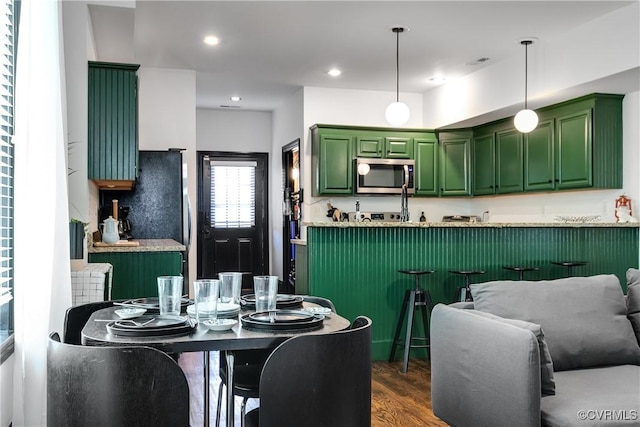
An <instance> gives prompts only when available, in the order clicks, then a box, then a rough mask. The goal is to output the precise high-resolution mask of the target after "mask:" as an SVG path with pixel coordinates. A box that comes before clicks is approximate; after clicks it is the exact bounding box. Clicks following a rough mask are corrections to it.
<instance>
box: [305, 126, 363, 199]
mask: <svg viewBox="0 0 640 427" xmlns="http://www.w3.org/2000/svg"><path fill="white" fill-rule="evenodd" d="M312 132H313V135H314V137H313V139H314V140H313V144H312V145H313V148H312V164H313V169H312V170H313V171H315V172H314V173H313V178H314V181H315V183H314V185H313V190H314V195H327V194H343V195H349V194H353V179H354V178H353V136H351V135H348V134H344V133H340V132H332V131H331V130H321V129H319V128H317V127H316V128H314V129H312Z"/></svg>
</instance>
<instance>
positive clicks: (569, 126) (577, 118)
mask: <svg viewBox="0 0 640 427" xmlns="http://www.w3.org/2000/svg"><path fill="white" fill-rule="evenodd" d="M556 140H557V148H556V173H557V175H556V179H557V185H556V187H557V188H558V189H562V188H581V187H591V186H592V184H593V181H592V178H593V177H592V169H591V164H592V139H591V109H588V110H583V111H578V112H575V113H573V114H568V115H565V116H560V117H558V118H557V119H556Z"/></svg>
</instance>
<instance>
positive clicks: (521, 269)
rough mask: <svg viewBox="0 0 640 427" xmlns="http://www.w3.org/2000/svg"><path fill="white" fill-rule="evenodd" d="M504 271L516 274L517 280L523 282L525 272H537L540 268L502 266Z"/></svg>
mask: <svg viewBox="0 0 640 427" xmlns="http://www.w3.org/2000/svg"><path fill="white" fill-rule="evenodd" d="M502 268H504V269H505V270H512V271H517V272H518V280H524V272H525V271H538V270H540V268H538V267H524V266H520V265H504V266H502Z"/></svg>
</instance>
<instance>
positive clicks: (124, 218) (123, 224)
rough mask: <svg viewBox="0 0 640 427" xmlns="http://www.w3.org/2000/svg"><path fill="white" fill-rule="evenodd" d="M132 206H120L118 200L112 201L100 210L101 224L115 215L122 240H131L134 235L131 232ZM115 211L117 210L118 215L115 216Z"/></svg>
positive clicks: (99, 220) (99, 218)
mask: <svg viewBox="0 0 640 427" xmlns="http://www.w3.org/2000/svg"><path fill="white" fill-rule="evenodd" d="M130 210H131V208H130V207H129V206H118V202H117V200H113V201H112V205H111V206H108V205H107V206H102V207H101V208H100V209H99V211H98V222H99V224H102V223H104V220H105V219H107V218H109V217H110V216H111V217H113V218H114V219H115V220H117V221H118V234H119V235H120V240H131V239H133V235H132V234H131V221H130V220H129V212H130ZM114 212H117V216H114Z"/></svg>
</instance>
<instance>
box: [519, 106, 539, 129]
mask: <svg viewBox="0 0 640 427" xmlns="http://www.w3.org/2000/svg"><path fill="white" fill-rule="evenodd" d="M513 124H514V125H515V127H516V129H518V130H519V131H520V132H522V133H529V132H531V131H532V130H534V129H535V128H536V126H538V115H537V114H536V112H535V111H533V110H528V109H527V110H520V111H519V112H518V114H516V116H515V117H514V118H513Z"/></svg>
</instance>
